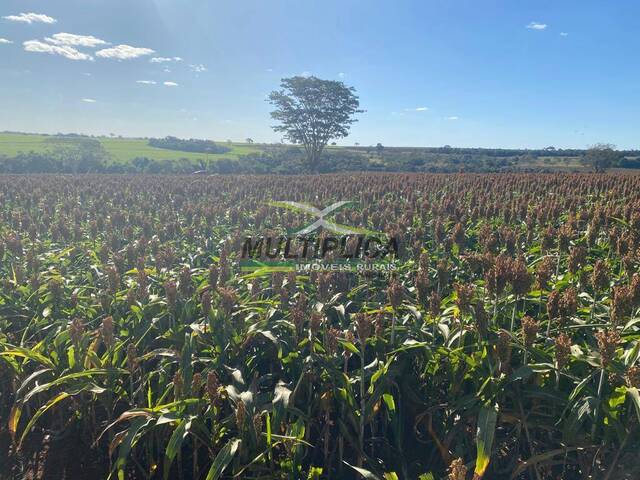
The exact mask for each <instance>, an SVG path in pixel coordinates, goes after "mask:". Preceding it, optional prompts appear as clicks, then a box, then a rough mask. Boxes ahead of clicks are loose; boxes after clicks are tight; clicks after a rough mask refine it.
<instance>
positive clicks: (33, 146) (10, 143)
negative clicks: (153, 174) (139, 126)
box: [0, 133, 259, 163]
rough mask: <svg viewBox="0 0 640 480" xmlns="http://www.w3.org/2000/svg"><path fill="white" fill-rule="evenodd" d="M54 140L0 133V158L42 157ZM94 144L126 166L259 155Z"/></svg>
mask: <svg viewBox="0 0 640 480" xmlns="http://www.w3.org/2000/svg"><path fill="white" fill-rule="evenodd" d="M54 138H55V137H53V136H47V135H27V134H19V133H0V155H7V156H9V157H12V156H15V155H18V154H19V153H29V152H36V153H45V152H47V151H50V150H51V149H53V148H55V146H56V143H55V142H52V141H51V140H52V139H54ZM97 140H99V141H100V142H101V143H102V145H103V146H104V149H105V150H106V151H107V152H108V153H109V154H110V155H111V157H112V159H113V161H114V162H118V163H126V162H129V161H131V160H133V159H134V158H136V157H147V158H151V159H154V160H179V159H181V158H186V159H188V160H198V159H206V158H209V159H211V160H216V159H221V158H229V159H234V160H235V159H238V158H239V157H240V156H241V155H247V154H249V153H252V152H257V151H259V147H254V146H252V145H248V144H245V143H232V144H227V143H223V142H220V144H221V145H224V146H225V147H228V148H230V149H231V151H230V152H227V153H217V154H209V155H205V154H203V153H193V152H180V151H174V150H166V149H162V148H155V147H150V146H149V145H148V144H147V140H145V139H143V138H106V137H99V138H97Z"/></svg>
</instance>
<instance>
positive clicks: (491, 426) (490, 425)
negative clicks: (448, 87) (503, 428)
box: [474, 404, 498, 479]
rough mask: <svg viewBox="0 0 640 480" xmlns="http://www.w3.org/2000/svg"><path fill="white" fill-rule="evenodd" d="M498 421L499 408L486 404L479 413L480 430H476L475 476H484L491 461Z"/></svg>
mask: <svg viewBox="0 0 640 480" xmlns="http://www.w3.org/2000/svg"><path fill="white" fill-rule="evenodd" d="M497 421H498V410H497V408H496V407H495V406H494V405H489V404H486V405H484V406H483V407H482V408H481V409H480V414H479V415H478V431H477V432H476V446H477V450H478V451H477V454H476V468H475V471H474V478H477V479H480V478H482V477H483V476H484V474H485V472H486V471H487V467H488V466H489V462H490V461H491V448H492V446H493V437H494V436H495V433H496V423H497Z"/></svg>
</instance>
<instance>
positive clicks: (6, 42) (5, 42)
mask: <svg viewBox="0 0 640 480" xmlns="http://www.w3.org/2000/svg"><path fill="white" fill-rule="evenodd" d="M10 43H13V42H12V41H11V40H8V39H6V38H2V37H0V44H4V45H9V44H10Z"/></svg>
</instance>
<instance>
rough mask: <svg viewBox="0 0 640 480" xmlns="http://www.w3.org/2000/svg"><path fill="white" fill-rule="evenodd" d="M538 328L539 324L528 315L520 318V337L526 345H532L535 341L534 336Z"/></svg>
mask: <svg viewBox="0 0 640 480" xmlns="http://www.w3.org/2000/svg"><path fill="white" fill-rule="evenodd" d="M539 329H540V324H539V323H538V322H537V321H536V320H534V319H533V318H531V317H530V316H528V315H527V316H525V317H523V319H522V339H523V341H524V344H525V345H526V346H527V347H530V346H531V345H533V343H534V342H535V341H536V336H537V335H538V330H539Z"/></svg>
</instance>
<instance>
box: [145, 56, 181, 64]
mask: <svg viewBox="0 0 640 480" xmlns="http://www.w3.org/2000/svg"><path fill="white" fill-rule="evenodd" d="M149 61H150V62H151V63H169V62H181V61H182V58H180V57H153V58H152V59H151V60H149Z"/></svg>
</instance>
